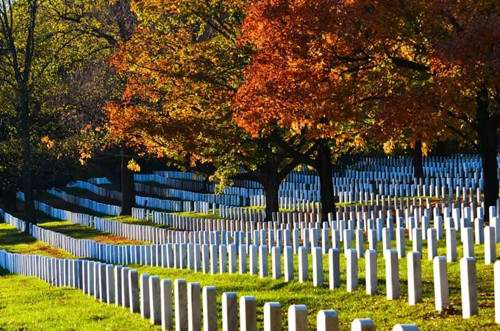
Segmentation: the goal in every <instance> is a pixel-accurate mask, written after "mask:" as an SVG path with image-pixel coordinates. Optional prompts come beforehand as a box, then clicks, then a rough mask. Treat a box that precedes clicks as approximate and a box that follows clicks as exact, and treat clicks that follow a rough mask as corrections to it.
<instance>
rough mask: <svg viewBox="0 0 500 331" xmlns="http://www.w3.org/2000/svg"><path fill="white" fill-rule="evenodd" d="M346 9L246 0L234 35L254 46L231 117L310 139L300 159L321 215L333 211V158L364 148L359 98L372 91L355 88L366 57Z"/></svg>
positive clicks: (322, 0) (364, 117)
mask: <svg viewBox="0 0 500 331" xmlns="http://www.w3.org/2000/svg"><path fill="white" fill-rule="evenodd" d="M346 10H347V8H346V7H345V6H343V5H341V4H339V3H338V2H332V1H328V0H314V1H298V0H297V1H284V0H283V1H270V0H258V1H253V2H252V3H251V5H250V6H249V9H248V13H247V16H246V19H245V22H244V25H243V35H242V38H241V42H242V43H246V42H247V43H250V44H252V45H253V46H254V48H255V51H254V54H253V56H252V61H251V63H250V64H249V65H248V66H247V68H246V69H245V83H244V84H243V85H242V86H241V87H240V88H239V90H238V93H237V95H236V102H237V105H238V114H237V121H238V123H239V125H240V126H242V127H243V128H245V129H246V130H247V131H248V132H250V133H251V134H252V135H254V136H266V135H267V134H268V133H269V131H270V129H272V128H274V127H276V126H278V127H280V128H282V129H283V130H287V131H288V134H290V135H293V136H298V137H301V138H302V139H305V140H306V141H308V142H309V143H310V144H312V145H313V146H315V147H314V149H313V150H314V152H313V153H311V154H309V155H304V156H303V161H304V163H306V164H309V165H310V166H312V167H313V168H314V169H316V171H317V172H318V173H319V176H320V191H321V192H320V193H321V205H322V211H323V213H322V216H323V218H324V219H325V218H326V217H327V214H328V213H331V212H334V211H335V204H334V197H333V183H332V162H335V161H336V159H338V158H340V157H341V156H342V155H344V154H346V153H347V152H350V151H352V150H355V149H363V148H364V147H365V139H366V133H367V132H368V131H367V130H366V128H367V127H369V126H371V125H373V114H372V111H371V110H370V109H369V108H365V107H364V106H363V105H364V102H365V99H369V98H371V97H373V96H371V95H368V94H367V93H365V92H364V91H361V90H359V91H358V86H359V81H360V78H359V77H357V72H358V71H360V70H362V68H364V67H365V66H369V65H370V59H368V58H366V57H365V56H364V54H363V51H362V49H358V47H357V45H358V43H357V42H356V40H357V30H356V29H355V27H353V26H349V25H346V23H348V20H349V19H348V17H347V15H346ZM353 91H356V93H353ZM373 132H375V131H373Z"/></svg>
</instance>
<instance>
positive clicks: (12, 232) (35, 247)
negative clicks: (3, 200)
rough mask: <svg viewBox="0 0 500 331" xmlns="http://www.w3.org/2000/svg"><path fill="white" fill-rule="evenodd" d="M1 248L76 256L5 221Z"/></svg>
mask: <svg viewBox="0 0 500 331" xmlns="http://www.w3.org/2000/svg"><path fill="white" fill-rule="evenodd" d="M0 249H4V250H6V251H8V252H11V253H18V254H36V255H43V256H53V257H59V258H74V256H73V255H71V254H70V253H68V252H66V251H64V250H62V249H59V248H55V247H52V246H50V245H48V244H46V243H44V242H42V241H38V240H36V239H35V238H33V237H31V236H29V235H26V234H24V233H22V232H19V231H18V230H17V229H16V228H15V227H13V226H10V225H8V224H5V223H0ZM0 303H1V301H0ZM0 312H1V310H0ZM0 315H1V314H0ZM0 330H1V328H0Z"/></svg>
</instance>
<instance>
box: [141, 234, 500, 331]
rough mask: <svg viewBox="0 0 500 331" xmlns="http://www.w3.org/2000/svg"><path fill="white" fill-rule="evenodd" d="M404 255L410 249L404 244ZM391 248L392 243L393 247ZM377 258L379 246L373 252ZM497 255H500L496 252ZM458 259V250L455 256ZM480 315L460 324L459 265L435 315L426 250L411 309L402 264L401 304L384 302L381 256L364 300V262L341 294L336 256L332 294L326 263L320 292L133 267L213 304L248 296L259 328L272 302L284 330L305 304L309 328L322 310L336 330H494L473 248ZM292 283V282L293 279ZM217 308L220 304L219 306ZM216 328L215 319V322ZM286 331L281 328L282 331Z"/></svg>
mask: <svg viewBox="0 0 500 331" xmlns="http://www.w3.org/2000/svg"><path fill="white" fill-rule="evenodd" d="M407 244H408V245H407V252H408V251H409V250H410V249H411V246H410V243H409V242H408V241H407ZM393 247H395V242H393ZM378 250H379V252H380V250H381V246H380V245H379V248H378ZM445 252H446V250H445V247H444V241H442V242H440V247H439V255H445ZM498 253H500V250H499V252H498ZM458 256H459V258H460V257H461V256H462V251H461V246H460V247H459V250H458ZM476 257H477V265H476V266H477V279H478V290H479V295H478V300H479V307H480V308H479V315H478V316H474V317H473V318H471V319H467V320H464V319H462V312H461V299H460V270H459V262H453V263H450V264H448V281H449V284H450V308H449V309H447V310H446V311H444V312H443V313H438V312H437V311H435V310H434V283H433V272H432V262H431V261H428V260H427V250H426V249H425V248H424V251H423V259H422V281H423V302H421V303H418V304H417V305H416V306H409V305H408V297H407V293H408V291H407V265H406V259H403V260H399V276H400V289H401V298H400V299H398V300H393V301H389V300H387V299H386V292H385V266H384V260H383V257H382V254H381V253H379V254H378V256H377V264H378V270H377V274H378V294H377V295H375V296H368V295H366V294H365V259H364V258H363V259H360V260H359V261H358V267H359V284H358V288H357V289H356V291H354V292H353V293H348V292H347V291H346V286H345V284H346V279H345V275H346V272H345V268H346V266H345V258H344V256H343V255H341V259H340V260H341V288H340V289H335V290H333V291H331V290H329V289H328V271H327V270H328V262H327V258H326V257H325V259H324V260H323V269H324V274H323V279H324V284H323V286H322V287H320V288H314V287H313V286H312V279H309V280H308V281H307V282H306V283H304V284H301V283H299V282H298V281H292V282H290V283H285V282H284V281H283V280H282V279H281V280H274V279H272V278H271V276H269V277H267V278H264V279H261V278H259V277H258V276H253V275H249V274H246V275H239V274H233V275H231V274H223V275H210V274H202V273H195V272H192V271H188V270H176V269H165V268H155V267H147V266H134V267H136V268H138V269H139V271H140V272H147V273H149V274H152V275H159V276H161V277H162V278H169V279H172V280H174V279H178V278H182V279H185V280H186V281H188V282H199V283H200V284H201V286H206V285H212V286H216V287H217V291H218V300H220V294H221V293H222V292H226V291H231V292H237V293H238V296H242V295H252V296H255V297H256V298H257V304H258V318H259V319H260V322H262V317H263V312H262V308H263V305H264V303H265V302H271V301H277V302H280V303H281V305H282V314H283V315H282V316H283V323H284V324H283V326H284V328H285V326H286V321H287V319H286V312H287V309H288V306H289V305H292V304H305V305H307V307H308V314H309V315H308V316H309V324H310V325H309V327H310V329H311V330H313V329H315V327H316V324H315V323H316V315H317V312H318V311H319V310H322V309H335V310H337V312H338V313H339V317H340V323H341V329H342V330H349V329H350V323H351V322H352V320H353V319H355V318H371V319H373V320H374V321H375V324H376V325H377V330H391V329H392V327H393V326H394V325H395V324H398V323H415V324H417V325H418V326H419V327H420V329H421V330H445V329H447V330H498V326H496V324H495V323H494V297H493V266H491V265H490V266H486V265H484V259H483V248H482V246H481V247H476ZM311 266H312V261H311V258H309V269H310V270H309V277H312V267H311ZM297 271H298V267H297V260H296V259H295V269H294V272H295V274H294V275H295V277H297ZM269 275H271V260H269ZM296 279H297V278H296ZM219 305H220V302H219ZM219 312H220V307H219ZM219 322H220V316H219ZM285 329H286V328H285Z"/></svg>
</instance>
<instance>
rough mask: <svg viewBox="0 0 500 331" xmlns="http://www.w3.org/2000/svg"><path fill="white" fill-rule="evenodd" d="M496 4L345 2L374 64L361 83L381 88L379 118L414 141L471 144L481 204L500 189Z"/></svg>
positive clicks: (492, 200)
mask: <svg viewBox="0 0 500 331" xmlns="http://www.w3.org/2000/svg"><path fill="white" fill-rule="evenodd" d="M499 8H500V6H499V4H498V2H496V1H479V2H473V1H461V2H445V1H386V2H377V3H373V2H371V1H354V2H351V3H350V4H349V12H350V14H351V15H352V16H353V17H356V21H357V26H358V27H359V29H360V30H362V31H363V34H361V35H360V38H359V40H358V42H359V43H360V44H364V46H363V48H364V49H365V50H367V51H366V53H367V55H368V56H369V57H370V59H371V62H372V65H373V67H374V68H377V70H374V73H375V74H373V75H372V77H371V78H370V80H369V81H366V82H365V86H366V87H367V88H370V89H373V90H374V91H382V90H385V91H386V93H384V94H385V96H386V97H384V98H382V99H378V100H377V107H378V108H379V114H378V115H379V118H380V121H379V122H378V123H381V124H382V125H381V127H385V128H388V127H389V128H390V127H392V128H394V127H395V128H402V127H406V128H410V129H411V131H412V136H413V137H414V140H415V141H418V140H423V141H429V140H431V141H432V140H433V139H435V138H436V136H437V135H440V134H442V135H444V136H446V135H450V134H452V135H454V136H456V137H458V138H460V139H461V140H462V142H464V143H465V144H468V145H469V146H472V147H473V148H475V149H476V150H477V152H478V153H479V155H480V157H481V160H482V171H483V181H484V201H485V206H486V207H487V206H491V205H495V203H496V200H497V199H498V191H499V188H498V173H497V163H496V157H497V150H496V149H497V145H498V132H499V128H498V124H499V118H500V112H499V110H498V77H499V76H498V72H499V70H498V69H499V68H498V66H499V63H498V40H499V38H498V36H499V35H500V27H499V25H498V17H499ZM388 91H390V92H388ZM388 124H389V125H388Z"/></svg>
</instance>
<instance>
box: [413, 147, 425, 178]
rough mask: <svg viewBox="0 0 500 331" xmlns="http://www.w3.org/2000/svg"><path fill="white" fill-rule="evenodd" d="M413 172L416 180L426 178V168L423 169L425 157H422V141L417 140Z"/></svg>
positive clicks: (414, 150)
mask: <svg viewBox="0 0 500 331" xmlns="http://www.w3.org/2000/svg"><path fill="white" fill-rule="evenodd" d="M413 170H414V174H415V178H419V179H420V178H423V177H424V167H423V156H422V141H421V140H417V141H416V142H415V148H414V149H413Z"/></svg>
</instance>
